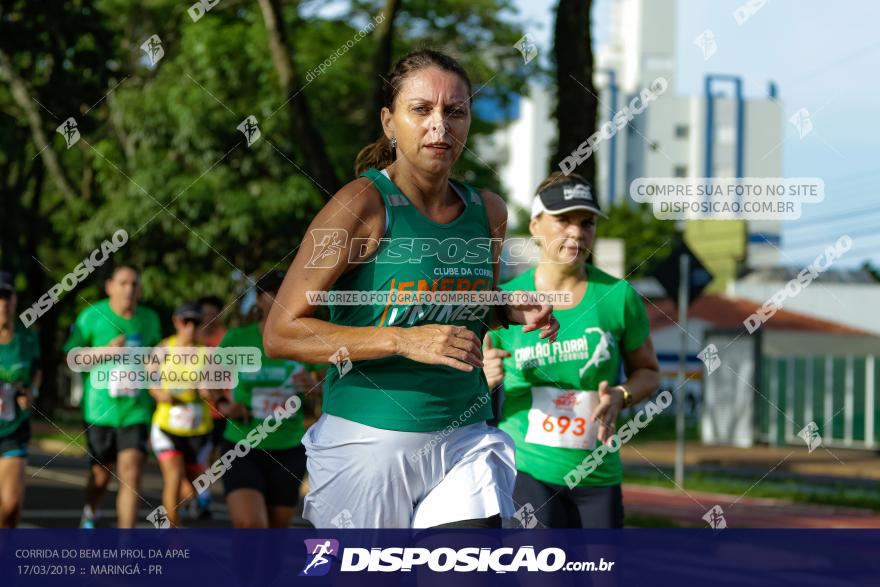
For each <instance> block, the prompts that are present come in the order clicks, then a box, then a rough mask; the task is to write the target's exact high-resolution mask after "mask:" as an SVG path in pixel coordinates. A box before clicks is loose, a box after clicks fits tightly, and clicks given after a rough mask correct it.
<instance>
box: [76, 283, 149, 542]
mask: <svg viewBox="0 0 880 587" xmlns="http://www.w3.org/2000/svg"><path fill="white" fill-rule="evenodd" d="M104 289H105V291H106V292H107V296H108V298H107V299H106V300H101V301H100V302H97V303H95V304H92V305H89V307H87V308H86V309H84V310H83V311H82V312H80V314H79V316H77V317H76V321H75V322H74V324H73V327H72V328H71V332H70V337H69V338H68V339H67V342H66V343H65V344H64V351H65V352H70V351H71V350H72V349H74V348H79V347H126V346H128V347H142V348H146V347H153V346H155V345H156V344H157V343H158V342H159V341H160V340H161V339H162V332H161V330H160V327H159V316H158V315H157V314H156V312H154V311H153V310H150V309H149V308H145V307H143V306H141V305H139V304H138V301H139V300H140V296H141V288H140V278H139V276H138V272H137V270H136V269H134V268H133V267H129V266H125V265H120V266H118V267H116V268H114V269H113V272H112V273H111V275H110V278H109V279H108V280H107V281H106V282H105V284H104ZM97 369H98V370H100V371H109V372H111V373H110V374H112V375H113V377H110V378H109V380H110V383H109V385H108V387H106V388H94V387H93V386H92V382H91V377H90V374H89V373H83V374H82V375H83V399H82V405H83V420H84V422H85V425H86V441H87V444H88V452H89V457H90V459H91V469H90V471H89V481H88V485H87V486H86V505H85V507H84V508H83V516H82V520H81V522H80V526H81V527H83V528H94V527H95V518H96V514H97V512H98V505H99V504H100V502H101V498H102V497H103V495H104V492H105V491H106V490H107V485H108V484H109V483H110V478H111V470H110V467H113V466H114V465H115V466H116V477H117V479H118V481H119V493H118V494H117V498H116V513H117V525H118V527H120V528H133V527H134V522H135V517H136V516H137V506H138V499H139V496H138V487H139V486H140V480H141V467H142V465H143V459H144V455H146V453H147V440H148V438H149V426H150V420H151V418H152V416H153V408H154V402H153V398H152V397H150V393H149V391H148V390H147V388H146V386H143V387H142V386H140V385H133V384H131V385H127V384H125V381H126V380H129V381H131V380H139V379H140V378H139V377H137V375H138V374H137V373H133V372H132V371H134V370H135V369H141V368H140V367H137V368H135V367H113V366H110V365H103V366H101V367H97ZM129 375H130V376H131V377H129Z"/></svg>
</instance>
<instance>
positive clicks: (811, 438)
mask: <svg viewBox="0 0 880 587" xmlns="http://www.w3.org/2000/svg"><path fill="white" fill-rule="evenodd" d="M798 436H800V437H801V438H802V439H803V441H804V442H806V443H807V449H808V450H809V451H810V452H813V451H814V450H816V449H817V448H819V447H820V446H822V436H821V435H820V434H819V425H818V424H816V423H815V422H810V423H809V424H807V425H806V426H804V427H803V429H801V431H800V432H798Z"/></svg>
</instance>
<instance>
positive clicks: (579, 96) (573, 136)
mask: <svg viewBox="0 0 880 587" xmlns="http://www.w3.org/2000/svg"><path fill="white" fill-rule="evenodd" d="M591 5H592V1H591V0H559V7H558V8H557V10H556V26H555V30H554V35H555V39H554V42H553V56H554V57H555V59H556V87H557V91H558V100H557V104H556V123H557V125H558V129H559V142H558V144H557V147H556V154H555V155H554V156H553V160H552V161H551V162H550V169H551V171H553V170H556V169H558V164H559V162H560V161H562V160H563V159H565V157H567V156H569V155H570V154H571V153H572V152H573V151H574V150H575V149H577V147H578V145H580V144H581V143H582V142H584V141H585V140H587V137H589V136H590V135H591V134H593V132H594V131H595V130H596V108H597V105H598V102H599V100H598V98H597V96H596V90H595V88H593V48H592V38H591V34H590V10H591ZM574 171H575V172H576V173H579V174H581V175H583V176H584V177H585V178H586V179H587V180H588V181H589V182H590V183H591V184H592V183H594V180H595V176H596V159H595V155H593V156H590V157H588V158H587V160H586V161H584V162H583V163H581V164H580V165H578V166H577V167H576V168H575V169H574Z"/></svg>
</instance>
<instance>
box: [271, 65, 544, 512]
mask: <svg viewBox="0 0 880 587" xmlns="http://www.w3.org/2000/svg"><path fill="white" fill-rule="evenodd" d="M471 95H472V89H471V84H470V80H469V78H468V75H467V73H466V72H465V71H464V69H463V68H462V67H461V65H459V64H458V63H457V62H456V61H455V60H454V59H452V58H451V57H449V56H447V55H444V54H442V53H439V52H436V51H431V50H420V51H416V52H413V53H411V54H409V55H407V56H406V57H404V58H403V59H401V60H400V61H399V62H398V63H397V64H396V65H395V67H394V70H393V71H392V72H391V74H390V75H389V76H388V78H387V84H386V97H385V106H384V107H383V108H382V111H381V113H380V114H381V120H382V125H383V129H384V136H383V137H382V138H381V139H380V140H379V141H378V142H377V143H374V144H373V145H371V146H369V147H367V148H366V149H364V150H363V151H362V152H361V154H360V155H359V156H358V163H357V167H358V169H357V171H358V172H359V173H360V172H363V174H362V175H363V177H360V178H359V179H356V180H354V181H352V182H351V183H349V184H347V185H346V186H344V187H343V188H342V189H341V190H340V191H339V192H338V193H336V194H335V195H334V196H333V197H332V198H331V200H330V201H329V202H328V203H327V205H326V206H325V207H324V208H323V209H322V210H321V211H320V212H319V213H318V215H317V216H316V218H315V219H314V221H313V222H312V224H311V226H310V227H309V230H308V232H307V235H306V237H305V238H304V239H303V243H302V246H301V247H300V250H299V252H298V254H297V256H296V259H295V260H294V261H293V264H292V265H291V268H290V269H289V270H288V273H287V277H286V278H285V281H284V285H283V286H282V287H281V290H280V292H279V295H278V300H277V302H276V304H275V305H274V306H273V307H272V313H271V315H270V316H269V322H268V324H267V326H266V330H265V332H264V333H263V340H264V342H265V344H266V350H267V352H268V354H269V355H270V356H276V357H285V358H293V359H297V360H302V361H309V362H318V361H321V362H327V361H332V362H334V363H335V364H336V368H333V367H331V368H329V369H328V371H329V375H328V378H327V386H326V390H325V397H324V414H323V415H322V416H321V418H320V419H319V420H318V422H317V423H316V424H315V425H314V426H312V427H311V428H310V429H309V430H308V432H307V433H306V436H305V437H304V439H303V444H304V445H305V446H306V451H307V454H308V457H309V461H308V470H309V494H308V495H307V496H306V498H305V505H304V512H303V516H304V517H305V518H306V519H307V520H309V521H310V522H311V523H312V524H314V525H315V526H317V527H329V526H339V527H367V528H369V527H372V528H377V527H378V528H383V527H385V528H401V527H402V528H409V527H418V528H424V527H431V526H441V525H459V526H474V527H492V526H500V519H501V517H502V516H509V515H511V514H513V502H512V500H511V492H512V490H513V480H514V474H515V472H514V466H513V446H512V443H511V440H510V438H509V437H508V436H507V435H506V434H504V433H502V432H500V431H499V430H498V429H497V428H491V427H489V426H487V425H486V420H487V419H489V418H491V406H490V402H489V388H488V387H487V385H486V379H485V377H484V376H483V372H482V366H483V363H482V349H481V340H482V336H483V334H484V333H485V332H486V331H487V329H488V328H489V327H490V326H493V327H498V326H499V325H500V324H501V323H503V322H504V323H511V322H512V323H517V324H526V325H527V326H526V329H527V330H532V331H534V330H539V331H540V333H539V335H540V336H541V337H542V338H553V337H554V336H555V333H556V329H557V327H558V324H557V323H556V321H555V319H554V318H553V314H552V308H551V306H549V305H543V306H541V305H528V306H527V305H518V306H510V305H508V306H500V305H499V306H496V307H495V308H496V310H497V311H496V312H490V310H492V308H491V307H490V306H488V305H483V306H468V305H463V304H460V305H440V304H436V305H429V306H422V305H417V304H406V303H394V302H393V301H392V300H389V303H388V304H387V305H386V304H385V302H384V301H381V302H380V303H378V304H377V303H375V302H369V303H367V304H363V305H343V304H345V303H346V302H345V301H344V300H337V302H336V303H333V302H332V300H331V303H330V320H329V321H326V320H321V319H318V318H316V317H315V313H316V312H315V311H316V305H313V304H314V301H315V300H314V298H313V299H311V300H310V299H309V295H308V292H309V291H314V292H323V293H328V292H329V293H333V292H334V291H342V290H347V291H360V292H366V293H367V294H373V293H376V292H378V293H383V294H384V293H391V292H404V291H408V292H412V291H418V290H422V291H425V290H439V291H481V292H487V291H489V290H492V289H494V287H495V283H496V279H497V269H498V264H497V253H498V249H499V248H500V240H501V238H503V236H504V230H505V226H506V221H507V209H506V207H505V204H504V202H503V200H501V198H500V197H499V196H497V195H496V194H493V193H490V192H487V191H481V190H478V189H476V188H474V187H472V186H469V185H468V184H465V183H463V182H459V181H453V180H450V177H449V176H450V173H451V171H452V167H453V165H454V164H455V162H456V160H457V159H458V156H459V155H460V154H461V152H462V149H463V148H464V145H465V142H466V141H467V134H468V130H469V127H470V121H471V114H470V112H471ZM380 239H381V240H380ZM492 239H496V240H494V241H493V240H492Z"/></svg>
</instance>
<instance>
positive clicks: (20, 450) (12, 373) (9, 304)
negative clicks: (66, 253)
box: [0, 271, 41, 528]
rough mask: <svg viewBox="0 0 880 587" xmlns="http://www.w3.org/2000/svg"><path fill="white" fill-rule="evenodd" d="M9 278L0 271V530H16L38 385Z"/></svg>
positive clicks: (34, 350) (33, 353) (35, 360)
mask: <svg viewBox="0 0 880 587" xmlns="http://www.w3.org/2000/svg"><path fill="white" fill-rule="evenodd" d="M15 305H16V294H15V286H14V285H13V282H12V275H10V274H9V273H7V272H5V271H0V528H15V527H16V526H17V525H18V522H19V520H20V518H21V508H22V503H23V502H24V469H25V464H26V462H27V445H28V440H30V435H31V427H30V414H31V402H32V401H33V390H34V389H36V388H37V387H38V386H39V384H40V378H41V371H40V364H39V361H40V345H39V341H38V340H37V337H36V335H35V334H34V333H32V332H31V331H30V330H28V329H27V328H24V327H23V326H22V325H20V324H18V323H17V322H16V320H15Z"/></svg>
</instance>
